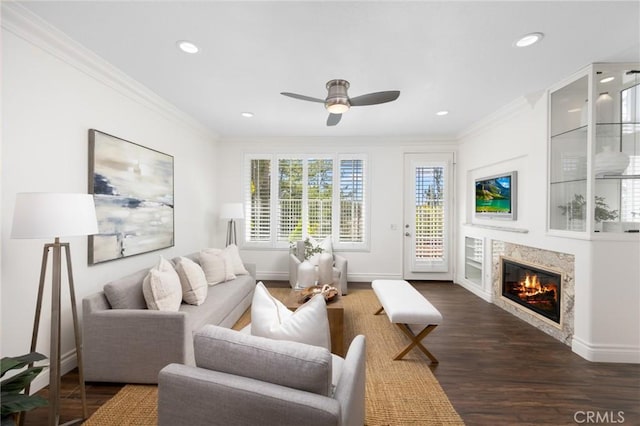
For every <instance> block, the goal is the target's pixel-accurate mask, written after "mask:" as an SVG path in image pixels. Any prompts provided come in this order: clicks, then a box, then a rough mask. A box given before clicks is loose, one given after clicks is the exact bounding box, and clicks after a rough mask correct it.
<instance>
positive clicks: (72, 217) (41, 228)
mask: <svg viewBox="0 0 640 426" xmlns="http://www.w3.org/2000/svg"><path fill="white" fill-rule="evenodd" d="M97 233H98V224H97V221H96V211H95V206H94V203H93V196H92V195H90V194H61V193H35V192H31V193H20V194H17V195H16V205H15V209H14V212H13V227H12V230H11V238H28V239H45V238H54V242H53V243H47V244H45V245H44V250H43V252H42V266H41V268H40V285H39V287H38V300H37V303H36V313H35V319H34V322H33V334H32V335H31V352H34V351H35V350H36V346H37V345H36V344H37V340H38V328H39V326H40V314H41V311H42V297H43V293H44V285H45V276H46V273H47V264H48V258H49V253H50V252H52V253H53V259H52V262H51V267H52V272H51V280H52V288H51V336H50V339H51V347H50V353H49V425H50V426H57V425H58V423H59V420H60V377H61V373H60V332H61V330H60V319H61V309H60V293H61V282H62V250H63V249H64V253H65V257H66V266H67V274H68V279H69V294H70V296H71V314H72V316H73V331H74V335H75V344H76V357H77V361H78V376H79V381H80V396H81V398H82V414H83V418H85V419H86V418H87V417H88V415H87V401H86V394H85V388H84V373H83V364H82V346H81V341H80V330H79V328H78V313H77V308H76V296H75V292H74V288H73V273H72V271H71V253H70V250H69V243H61V242H60V237H69V236H79V235H91V234H97ZM28 392H29V389H28V388H27V389H26V390H25V393H28ZM23 414H24V413H23ZM21 419H22V420H21V423H24V415H22V416H21ZM78 420H82V419H78ZM70 423H76V421H75V420H74V421H72V422H68V423H65V424H70Z"/></svg>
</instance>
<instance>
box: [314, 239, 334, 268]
mask: <svg viewBox="0 0 640 426" xmlns="http://www.w3.org/2000/svg"><path fill="white" fill-rule="evenodd" d="M309 242H310V243H311V247H313V248H318V247H319V248H320V249H322V251H321V252H319V253H314V254H313V255H312V256H311V257H310V258H309V259H308V260H309V262H311V264H312V265H313V266H318V265H319V264H320V255H321V254H322V253H329V254H330V255H331V257H333V240H332V239H331V235H329V236H327V237H325V238H324V239H323V240H322V241H320V242H318V241H316V240H315V239H314V238H313V237H309Z"/></svg>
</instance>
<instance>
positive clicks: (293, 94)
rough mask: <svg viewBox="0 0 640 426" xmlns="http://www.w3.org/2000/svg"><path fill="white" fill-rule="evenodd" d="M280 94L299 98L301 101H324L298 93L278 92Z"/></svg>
mask: <svg viewBox="0 0 640 426" xmlns="http://www.w3.org/2000/svg"><path fill="white" fill-rule="evenodd" d="M280 94H281V95H284V96H289V97H290V98H294V99H300V100H301V101H310V102H320V103H321V104H323V103H324V99H318V98H312V97H311V96H305V95H298V94H297V93H289V92H280Z"/></svg>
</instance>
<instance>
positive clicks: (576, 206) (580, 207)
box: [558, 194, 618, 224]
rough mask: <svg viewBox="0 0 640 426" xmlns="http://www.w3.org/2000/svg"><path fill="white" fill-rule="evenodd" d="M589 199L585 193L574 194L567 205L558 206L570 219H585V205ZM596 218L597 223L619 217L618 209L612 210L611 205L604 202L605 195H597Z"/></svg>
mask: <svg viewBox="0 0 640 426" xmlns="http://www.w3.org/2000/svg"><path fill="white" fill-rule="evenodd" d="M586 205H587V200H585V198H584V196H583V195H580V194H574V196H573V200H571V201H569V202H567V203H566V204H565V205H561V206H558V208H559V209H560V210H562V215H563V216H568V218H569V220H570V221H573V220H584V219H585V218H586V212H585V210H584V209H585V207H586ZM593 217H594V220H595V221H596V224H599V223H600V222H603V221H608V220H615V219H617V218H618V211H617V210H610V209H609V205H608V204H607V203H605V202H604V197H599V196H597V195H596V196H595V209H594V216H593Z"/></svg>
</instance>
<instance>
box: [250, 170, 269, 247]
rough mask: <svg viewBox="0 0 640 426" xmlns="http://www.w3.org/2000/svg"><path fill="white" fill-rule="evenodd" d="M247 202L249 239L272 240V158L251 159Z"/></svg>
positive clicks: (257, 240)
mask: <svg viewBox="0 0 640 426" xmlns="http://www.w3.org/2000/svg"><path fill="white" fill-rule="evenodd" d="M248 169H249V170H248V175H249V176H248V183H247V185H246V189H245V194H246V196H245V204H246V205H248V206H249V214H248V217H247V220H245V227H246V235H247V239H248V240H249V241H254V242H264V241H267V242H268V241H270V240H271V160H270V159H258V158H255V159H251V160H250V161H249V164H248Z"/></svg>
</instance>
